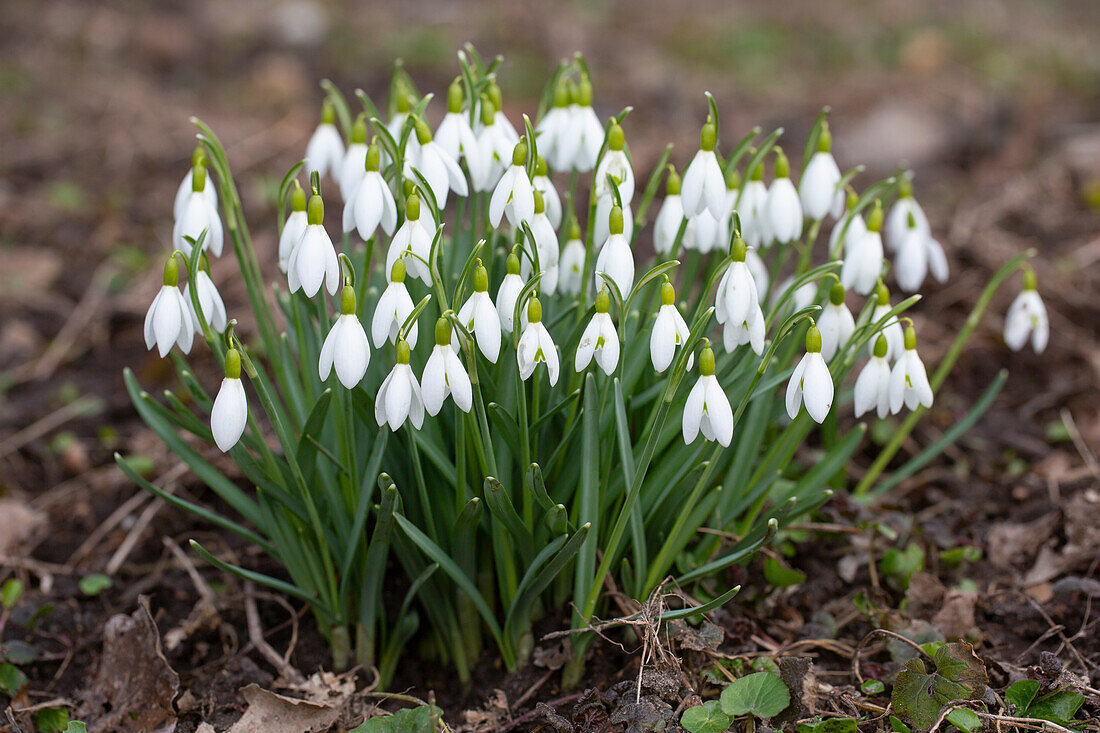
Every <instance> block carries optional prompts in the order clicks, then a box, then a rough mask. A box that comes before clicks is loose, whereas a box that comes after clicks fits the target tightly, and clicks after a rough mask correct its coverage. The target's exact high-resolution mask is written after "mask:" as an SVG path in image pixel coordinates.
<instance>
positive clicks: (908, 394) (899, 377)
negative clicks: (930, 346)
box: [890, 326, 932, 412]
mask: <svg viewBox="0 0 1100 733" xmlns="http://www.w3.org/2000/svg"><path fill="white" fill-rule="evenodd" d="M903 404H904V405H905V406H906V407H907V408H909V409H910V410H915V409H917V407H919V406H921V405H924V406H925V407H931V406H932V386H931V385H930V384H928V374H927V372H925V370H924V362H922V361H921V359H920V355H919V354H917V334H916V331H914V330H913V327H912V326H907V327H906V329H905V351H904V352H903V353H902V354H901V356H900V357H898V360H897V361H896V362H894V368H893V370H892V371H891V372H890V410H891V411H892V412H898V411H899V410H901V406H902V405H903Z"/></svg>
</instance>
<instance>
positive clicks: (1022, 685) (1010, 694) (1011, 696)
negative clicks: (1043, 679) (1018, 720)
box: [1005, 680, 1039, 714]
mask: <svg viewBox="0 0 1100 733" xmlns="http://www.w3.org/2000/svg"><path fill="white" fill-rule="evenodd" d="M1038 693H1039V681H1038V680H1020V681H1019V682H1014V683H1013V684H1012V687H1009V688H1008V690H1006V691H1005V702H1007V703H1008V704H1010V705H1012V707H1013V708H1015V712H1016V713H1017V714H1021V713H1023V712H1024V711H1025V710H1027V709H1028V707H1030V706H1031V701H1032V700H1034V699H1035V695H1037V694H1038Z"/></svg>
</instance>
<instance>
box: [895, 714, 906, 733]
mask: <svg viewBox="0 0 1100 733" xmlns="http://www.w3.org/2000/svg"><path fill="white" fill-rule="evenodd" d="M890 730H891V731H893V733H910V731H911V729H910V728H909V726H907V725H906V724H905V723H903V722H901V721H900V720H899V719H898V718H897V716H894V715H891V716H890Z"/></svg>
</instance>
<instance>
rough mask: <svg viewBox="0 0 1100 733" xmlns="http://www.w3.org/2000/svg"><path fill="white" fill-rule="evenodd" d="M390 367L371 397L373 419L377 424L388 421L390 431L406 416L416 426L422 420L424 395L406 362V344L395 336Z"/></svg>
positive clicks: (386, 423)
mask: <svg viewBox="0 0 1100 733" xmlns="http://www.w3.org/2000/svg"><path fill="white" fill-rule="evenodd" d="M395 350H396V354H397V356H396V359H395V363H394V365H393V369H391V370H390V373H389V374H387V375H386V379H385V380H384V381H383V382H382V386H381V388H379V390H378V394H377V395H375V397H374V421H375V422H377V423H378V427H382V426H383V425H389V426H390V430H391V431H392V432H395V433H396V432H397V430H398V428H400V427H401V426H402V425H404V424H405V421H406V420H408V421H409V422H410V423H412V426H413V427H414V428H416V429H417V430H419V429H420V427H421V426H422V425H423V424H424V397H423V395H422V394H421V392H420V383H419V382H417V381H416V375H415V374H413V370H412V367H411V366H409V356H410V352H409V345H408V344H407V343H405V340H404V339H398V340H397V346H396V349H395Z"/></svg>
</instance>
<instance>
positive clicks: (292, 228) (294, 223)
mask: <svg viewBox="0 0 1100 733" xmlns="http://www.w3.org/2000/svg"><path fill="white" fill-rule="evenodd" d="M346 209H347V206H346V205H345V210H346ZM308 225H309V216H308V215H307V214H306V192H305V191H303V190H302V187H301V186H299V185H297V181H295V186H294V193H292V194H291V195H290V215H289V216H287V218H286V223H284V224H283V231H282V232H281V233H280V234H279V269H280V270H282V271H283V274H284V275H285V274H286V271H287V269H288V268H289V267H290V255H291V253H293V252H294V248H295V247H297V246H298V242H300V241H301V239H302V235H303V234H305V233H306V227H307V226H308Z"/></svg>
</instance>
